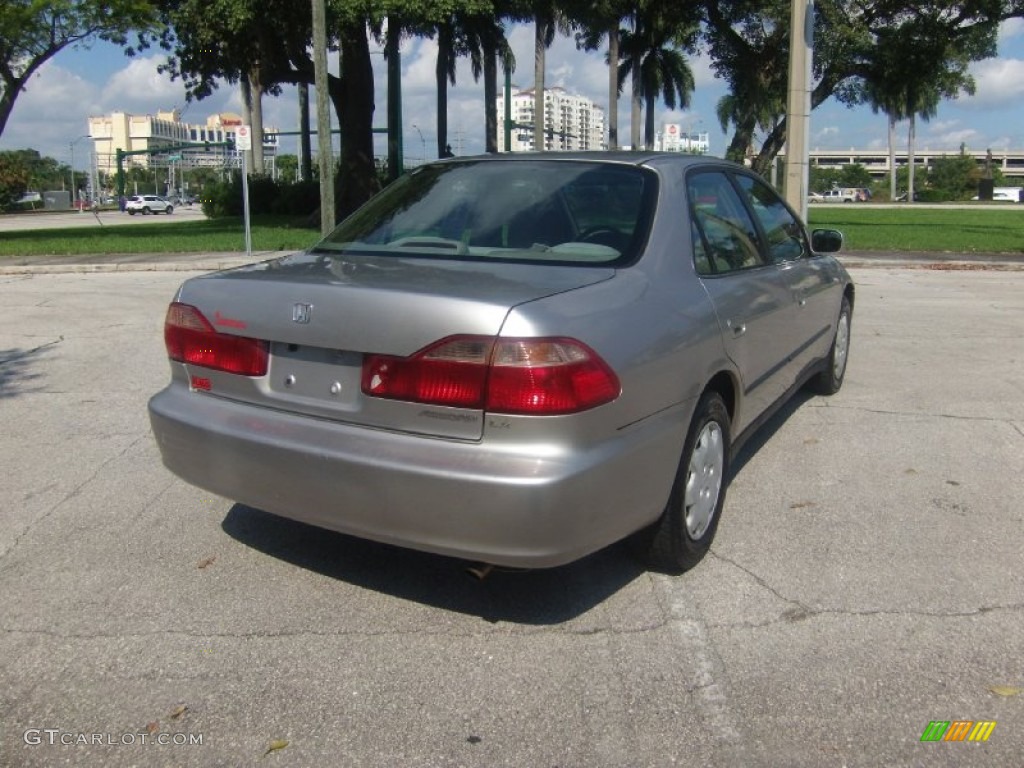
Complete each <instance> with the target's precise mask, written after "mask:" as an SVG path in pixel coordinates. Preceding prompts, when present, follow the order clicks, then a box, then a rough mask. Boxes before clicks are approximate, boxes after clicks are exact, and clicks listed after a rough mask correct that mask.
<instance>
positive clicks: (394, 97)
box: [384, 16, 405, 181]
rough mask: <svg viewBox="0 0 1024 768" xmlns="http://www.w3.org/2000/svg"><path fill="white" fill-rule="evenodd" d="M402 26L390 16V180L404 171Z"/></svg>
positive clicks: (387, 54) (387, 49)
mask: <svg viewBox="0 0 1024 768" xmlns="http://www.w3.org/2000/svg"><path fill="white" fill-rule="evenodd" d="M401 31H402V29H401V26H400V25H399V22H398V19H397V18H395V17H394V16H389V17H388V31H387V39H386V40H385V43H384V57H385V58H386V59H387V67H388V181H395V180H396V179H397V178H399V177H400V176H401V175H402V174H403V173H404V172H405V169H404V167H403V164H404V157H403V155H404V154H405V153H404V148H403V147H402V53H401V50H400V48H399V45H400V43H401Z"/></svg>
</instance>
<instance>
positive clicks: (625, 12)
mask: <svg viewBox="0 0 1024 768" xmlns="http://www.w3.org/2000/svg"><path fill="white" fill-rule="evenodd" d="M632 5H633V4H632V3H630V2H628V1H626V0H602V1H601V2H595V3H593V4H592V5H590V7H589V8H585V9H584V10H583V11H581V15H580V16H579V24H580V30H579V32H578V33H577V35H576V47H577V48H581V49H583V50H585V51H594V50H597V48H598V46H599V45H600V43H601V40H602V39H603V38H605V37H607V38H608V54H607V56H606V57H605V63H607V64H608V149H618V148H619V41H620V30H619V27H620V26H621V24H622V21H623V19H626V18H629V17H630V15H631V6H632ZM638 130H639V129H638Z"/></svg>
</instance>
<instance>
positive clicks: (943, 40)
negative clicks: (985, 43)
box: [864, 17, 974, 202]
mask: <svg viewBox="0 0 1024 768" xmlns="http://www.w3.org/2000/svg"><path fill="white" fill-rule="evenodd" d="M876 42H877V51H878V53H877V55H876V58H875V60H874V61H873V62H872V68H871V69H870V70H869V71H868V73H867V76H866V77H865V81H866V82H865V84H864V92H865V100H866V101H867V102H868V103H869V104H870V105H871V108H872V109H873V110H874V111H875V112H878V111H882V112H885V113H886V115H887V116H888V118H889V167H890V174H891V175H890V182H889V184H890V193H891V195H892V197H895V193H896V167H895V148H894V147H895V133H896V121H897V120H903V119H909V120H910V127H909V129H908V133H907V202H913V200H914V170H915V168H914V144H915V141H916V132H917V118H918V117H920V118H921V119H922V120H924V121H926V122H927V121H928V120H930V119H931V118H932V117H934V116H935V114H936V112H937V110H938V106H939V103H940V102H941V101H942V100H943V99H946V98H956V97H957V96H958V95H959V93H960V92H961V91H965V92H967V93H974V79H973V78H972V77H971V75H970V74H969V73H968V71H967V67H968V64H969V61H970V58H971V57H970V54H969V53H968V51H969V50H970V49H969V48H968V49H963V48H957V47H954V46H953V45H952V44H951V43H950V41H949V40H948V39H947V37H946V36H944V35H942V34H939V33H938V32H937V31H936V29H935V28H934V20H933V19H929V18H927V17H918V18H916V19H914V20H913V21H911V22H908V23H906V24H904V25H903V26H901V27H896V28H892V29H887V30H883V31H882V32H880V33H879V34H878V36H877V41H876Z"/></svg>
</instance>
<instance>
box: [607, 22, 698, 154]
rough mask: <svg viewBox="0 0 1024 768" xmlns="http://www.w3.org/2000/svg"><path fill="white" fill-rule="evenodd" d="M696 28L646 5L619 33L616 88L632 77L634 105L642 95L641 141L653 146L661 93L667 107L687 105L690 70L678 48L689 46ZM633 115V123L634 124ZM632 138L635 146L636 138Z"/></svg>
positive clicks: (692, 83) (648, 146)
mask: <svg viewBox="0 0 1024 768" xmlns="http://www.w3.org/2000/svg"><path fill="white" fill-rule="evenodd" d="M695 33H696V30H695V29H694V28H692V27H690V26H689V25H687V26H681V25H680V24H679V23H678V22H677V21H675V20H673V19H671V18H669V17H668V16H666V15H664V14H663V13H662V12H661V11H660V10H654V9H653V8H647V9H645V10H644V12H642V13H638V14H635V15H634V26H633V29H632V30H626V31H624V32H623V34H622V40H621V52H622V54H623V61H622V63H621V64H620V65H619V87H620V88H621V87H622V85H623V83H625V81H626V78H627V77H632V81H633V89H634V95H633V99H634V104H635V103H636V102H637V99H638V97H642V99H643V101H644V105H645V108H646V121H645V124H644V144H645V146H646V148H647V149H654V106H655V102H656V100H657V98H658V96H659V95H660V96H661V98H662V100H663V101H664V102H665V106H667V107H668V108H669V109H675V108H676V107H677V106H678V107H681V108H683V109H685V108H687V107H689V106H690V95H691V94H692V93H693V88H694V81H693V71H692V70H691V69H690V66H689V64H687V62H686V57H685V56H684V55H683V53H682V52H681V50H680V48H682V47H684V46H686V45H688V44H689V43H690V41H692V40H693V37H694V35H695ZM636 122H637V121H636V115H634V124H635V123H636ZM638 138H639V137H634V145H633V146H634V147H635V146H636V139H638Z"/></svg>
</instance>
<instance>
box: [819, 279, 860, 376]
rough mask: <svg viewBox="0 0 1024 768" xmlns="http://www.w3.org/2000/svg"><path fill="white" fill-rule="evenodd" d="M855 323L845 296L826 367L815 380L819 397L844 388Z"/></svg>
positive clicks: (840, 307)
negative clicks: (852, 328) (851, 336)
mask: <svg viewBox="0 0 1024 768" xmlns="http://www.w3.org/2000/svg"><path fill="white" fill-rule="evenodd" d="M852 323H853V312H852V310H851V309H850V302H849V300H848V299H847V298H846V297H845V296H843V301H842V304H840V306H839V319H838V320H837V321H836V332H835V335H834V336H833V337H832V346H831V347H830V348H829V350H828V357H827V358H826V359H825V367H824V369H822V371H821V373H819V374H818V375H817V376H816V377H815V378H814V379H813V380H812V383H813V387H812V388H813V389H814V391H815V392H817V393H818V394H819V395H834V394H835V393H836V392H838V391H839V390H840V389H841V388H842V386H843V379H844V378H845V376H846V363H847V361H848V360H849V358H850V330H851V327H852Z"/></svg>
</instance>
